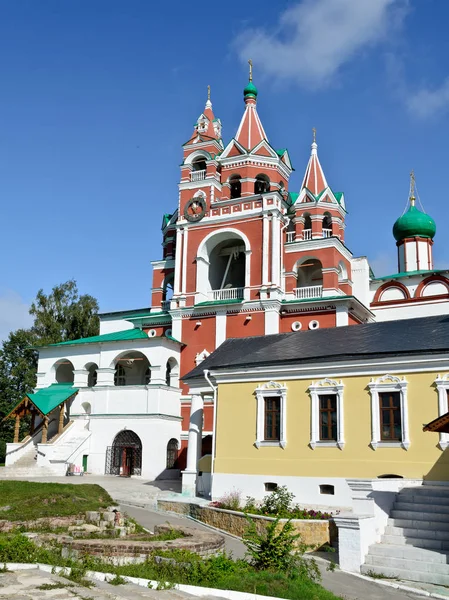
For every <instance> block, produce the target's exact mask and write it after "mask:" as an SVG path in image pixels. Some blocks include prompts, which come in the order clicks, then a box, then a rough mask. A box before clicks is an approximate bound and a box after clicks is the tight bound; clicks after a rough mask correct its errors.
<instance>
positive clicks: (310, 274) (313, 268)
mask: <svg viewBox="0 0 449 600" xmlns="http://www.w3.org/2000/svg"><path fill="white" fill-rule="evenodd" d="M297 270H298V272H297V279H296V285H297V287H296V289H295V295H296V297H297V298H319V297H321V296H322V295H323V265H322V264H321V261H320V260H318V259H317V258H306V259H304V260H303V261H302V262H301V263H300V264H299V265H298V266H297Z"/></svg>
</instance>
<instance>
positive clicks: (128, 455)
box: [120, 448, 133, 477]
mask: <svg viewBox="0 0 449 600" xmlns="http://www.w3.org/2000/svg"><path fill="white" fill-rule="evenodd" d="M132 468H133V448H123V449H122V468H121V473H120V475H121V476H122V477H131V474H132Z"/></svg>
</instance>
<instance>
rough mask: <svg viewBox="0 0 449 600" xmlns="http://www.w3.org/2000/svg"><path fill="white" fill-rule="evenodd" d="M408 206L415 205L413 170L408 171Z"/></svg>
mask: <svg viewBox="0 0 449 600" xmlns="http://www.w3.org/2000/svg"><path fill="white" fill-rule="evenodd" d="M410 204H411V205H412V206H414V204H415V172H414V171H413V169H412V170H411V171H410Z"/></svg>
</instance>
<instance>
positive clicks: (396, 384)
mask: <svg viewBox="0 0 449 600" xmlns="http://www.w3.org/2000/svg"><path fill="white" fill-rule="evenodd" d="M407 386H408V383H407V381H406V379H405V377H403V378H402V379H400V378H399V377H396V376H395V375H389V374H386V375H383V376H382V377H378V378H377V379H371V381H370V383H369V384H368V389H369V391H370V394H371V448H372V449H373V450H376V449H377V448H403V449H404V450H408V449H409V447H410V437H409V427H408V400H407ZM385 392H399V393H400V401H401V423H402V440H401V441H399V442H384V441H382V440H381V437H380V405H379V394H380V393H385Z"/></svg>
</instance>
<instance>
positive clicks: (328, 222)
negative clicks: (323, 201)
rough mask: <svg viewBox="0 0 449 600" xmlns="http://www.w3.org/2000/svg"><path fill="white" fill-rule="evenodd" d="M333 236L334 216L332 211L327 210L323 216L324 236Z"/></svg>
mask: <svg viewBox="0 0 449 600" xmlns="http://www.w3.org/2000/svg"><path fill="white" fill-rule="evenodd" d="M331 236H332V216H331V214H330V213H328V212H325V213H324V217H323V237H331Z"/></svg>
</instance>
